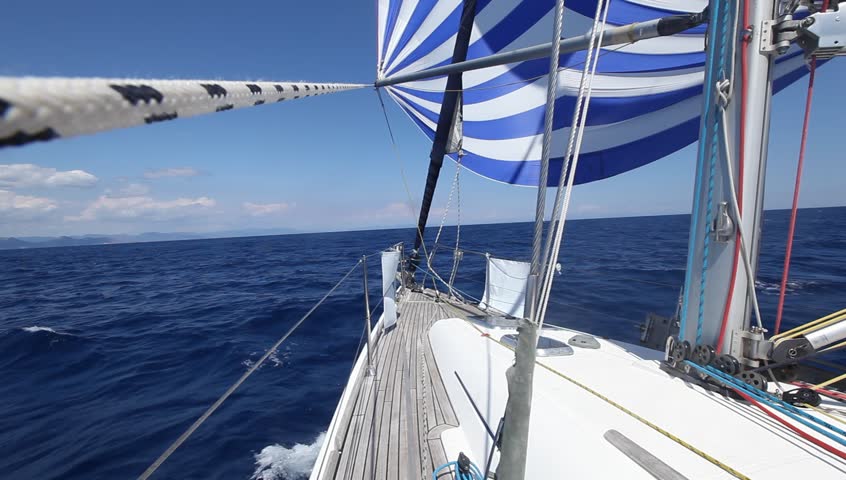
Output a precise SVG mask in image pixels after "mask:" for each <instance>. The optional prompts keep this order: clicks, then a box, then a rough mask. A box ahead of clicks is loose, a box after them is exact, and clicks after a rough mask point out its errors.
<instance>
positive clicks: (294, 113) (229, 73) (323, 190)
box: [0, 0, 846, 236]
mask: <svg viewBox="0 0 846 480" xmlns="http://www.w3.org/2000/svg"><path fill="white" fill-rule="evenodd" d="M374 3H375V2H372V1H371V2H349V1H335V0H327V1H323V2H280V1H254V2H249V3H248V4H242V5H236V4H225V6H220V7H216V6H214V4H210V3H208V2H202V3H200V2H188V1H185V2H182V1H180V2H174V1H170V2H165V1H159V0H149V1H146V2H141V3H134V4H131V6H130V4H126V3H121V2H113V1H112V2H106V1H100V0H97V1H87V2H84V3H74V2H60V1H54V0H48V1H42V2H8V4H7V5H4V6H3V16H4V19H5V21H4V27H3V28H2V29H0V59H2V60H1V61H0V75H58V76H102V77H142V78H143V77H147V78H202V79H225V80H240V79H244V80H246V79H253V80H279V81H285V80H289V81H296V80H308V81H312V82H352V83H370V82H372V80H373V77H374V72H375V66H374V63H375V59H374V58H375V55H374V51H375V14H374V9H375V5H374ZM221 5H224V4H221ZM844 74H846V66H844V63H843V62H842V61H834V62H831V63H830V64H829V65H827V66H826V67H824V68H823V69H821V71H820V74H819V75H818V78H817V86H816V97H815V98H816V102H815V105H814V111H813V116H812V133H811V135H810V138H809V146H808V154H807V158H806V170H805V173H804V177H803V190H802V197H801V205H802V206H833V205H844V204H846V189H844V188H843V187H842V185H841V179H842V178H844V173H846V166H844V163H843V162H842V160H841V153H840V152H839V151H838V149H837V147H836V145H837V140H838V138H839V134H840V132H839V131H838V130H839V129H840V126H841V125H842V121H839V120H840V118H842V115H841V114H840V111H841V108H842V107H841V106H840V105H839V102H837V101H836V100H839V99H840V97H839V92H840V89H839V88H838V79H841V78H844ZM805 89H806V80H802V81H800V82H799V83H797V84H794V85H793V86H791V87H789V88H788V89H787V90H785V91H784V92H782V93H781V94H779V96H778V97H776V100H775V103H774V111H775V116H774V120H773V124H772V128H773V129H772V141H771V147H770V152H771V155H770V160H769V166H768V184H767V190H766V206H767V208H786V207H788V206H789V205H790V201H791V194H792V186H793V176H794V174H795V162H796V155H797V151H798V145H799V129H800V128H801V120H802V109H803V102H804V95H805ZM386 101H387V99H386ZM388 113H389V116H390V118H391V123H392V125H393V127H394V129H395V134H396V136H397V142H398V145H399V149H400V157H401V159H402V163H403V165H404V168H405V174H406V177H407V178H408V182H409V183H408V187H409V189H410V192H407V191H406V189H405V187H404V186H403V182H402V178H401V174H400V166H399V164H398V162H397V159H396V157H395V156H394V153H393V151H392V149H391V145H390V143H389V140H388V135H387V131H386V128H385V124H384V119H383V117H382V112H381V109H380V107H379V104H378V100H377V98H376V94H375V92H374V91H373V90H372V89H369V88H367V89H361V90H357V91H352V92H342V93H338V94H333V95H326V96H322V97H316V98H308V99H303V100H300V101H296V102H286V103H284V104H280V105H267V106H262V107H257V108H250V109H246V110H240V111H232V112H225V113H221V114H215V115H208V116H202V117H195V118H191V119H184V120H179V121H176V122H168V123H163V124H156V125H151V126H148V127H144V128H135V129H127V130H120V131H114V132H108V133H105V134H100V135H95V136H86V137H77V138H72V139H67V140H62V141H58V142H50V143H45V144H40V145H35V146H30V147H26V148H7V149H3V150H0V164H2V165H11V166H12V167H7V168H14V169H15V170H14V173H15V174H14V175H13V176H12V177H9V178H14V180H8V178H7V180H5V181H4V180H3V179H2V177H0V207H2V203H3V201H4V198H3V196H4V195H5V197H6V201H8V199H9V198H10V196H11V195H14V196H17V198H19V199H24V200H26V203H28V204H29V205H31V206H32V207H33V208H30V209H25V210H27V211H25V212H14V214H10V213H8V211H7V212H6V213H4V212H3V209H2V208H0V225H2V227H0V236H23V235H61V234H72V235H77V234H85V233H140V232H147V231H161V232H171V231H194V232H212V231H219V230H232V229H244V228H277V227H288V228H294V229H299V230H346V229H357V228H370V227H384V226H409V225H412V224H413V220H414V219H413V217H412V215H411V212H410V210H411V209H410V208H409V206H408V205H409V203H411V204H413V205H414V208H417V205H418V199H419V198H420V194H421V191H422V188H423V182H424V179H425V175H426V169H427V167H428V153H429V147H430V145H429V144H428V142H427V141H426V139H425V137H424V136H423V135H422V134H421V133H420V132H419V131H417V129H416V127H415V126H414V125H413V124H412V123H411V122H410V121H409V120H408V119H407V118H405V116H404V114H402V113H401V111H400V110H399V109H398V108H397V107H396V106H395V105H394V104H389V105H388ZM694 162H695V151H694V149H693V148H691V147H688V148H686V149H683V150H682V151H680V152H677V153H676V154H674V155H671V156H670V157H667V158H665V159H662V160H660V161H657V162H655V163H653V164H651V165H648V166H646V167H643V168H641V169H639V170H636V171H634V172H630V173H627V174H623V175H621V176H618V177H614V178H612V179H608V180H604V181H600V182H596V183H593V184H590V185H585V186H581V187H577V189H576V192H575V194H574V197H573V214H574V216H576V217H608V216H631V215H651V214H663V213H685V212H688V211H689V210H690V204H691V191H692V184H693V166H694ZM72 170H81V171H82V172H71V173H68V172H69V171H72ZM7 171H8V170H7ZM453 174H454V166H453V165H452V164H451V163H449V162H448V163H447V164H445V167H444V170H443V172H442V177H441V178H442V183H441V188H440V189H439V194H438V196H437V197H436V199H435V208H434V209H433V216H432V220H431V222H432V223H434V224H437V223H438V221H439V220H440V212H441V210H440V207H442V206H443V203H444V202H445V200H446V194H447V193H448V190H449V185H450V181H451V179H452V176H453ZM4 192H5V193H4ZM409 193H410V194H411V197H412V198H411V199H409ZM534 197H535V193H534V190H533V189H529V188H521V187H511V186H507V185H501V184H497V183H494V182H491V181H487V180H484V179H482V178H480V177H477V176H475V175H473V174H472V173H464V174H463V175H462V183H461V198H462V221H463V222H467V223H493V222H507V221H521V220H529V219H530V218H531V217H532V214H533V212H534ZM116 199H117V200H116ZM18 210H20V209H18Z"/></svg>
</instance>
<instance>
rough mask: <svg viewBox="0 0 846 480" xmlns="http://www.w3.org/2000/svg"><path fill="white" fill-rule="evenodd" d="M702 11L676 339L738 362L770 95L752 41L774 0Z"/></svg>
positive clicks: (768, 70) (762, 56) (766, 69)
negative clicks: (699, 106) (696, 121)
mask: <svg viewBox="0 0 846 480" xmlns="http://www.w3.org/2000/svg"><path fill="white" fill-rule="evenodd" d="M709 8H710V12H711V21H710V23H709V29H708V52H707V61H706V74H705V84H704V87H703V97H704V102H705V103H704V106H703V116H702V123H701V126H700V139H699V153H698V158H697V165H696V172H697V173H696V182H695V187H694V198H693V209H692V215H691V227H690V241H689V245H688V264H687V272H686V278H685V288H684V299H683V305H682V311H681V325H680V334H679V337H680V338H681V339H682V340H687V341H688V342H690V344H691V345H692V346H694V347H695V346H696V345H707V346H711V347H713V348H714V349H715V351H716V352H717V353H726V354H731V355H733V356H735V357H736V358H741V357H742V348H741V346H742V345H741V338H742V337H741V334H742V332H747V331H749V326H750V319H751V317H752V312H753V300H754V299H753V295H752V290H753V289H754V278H752V279H750V278H749V276H750V275H749V274H748V273H747V271H748V272H751V274H752V276H754V274H755V272H756V271H757V266H758V253H759V246H760V242H761V224H762V213H763V197H764V176H765V173H766V160H767V143H768V140H769V124H770V103H771V98H772V68H773V58H772V57H771V55H770V53H771V52H762V51H761V50H762V49H761V45H762V42H761V40H762V36H763V37H765V40H766V37H767V36H768V35H771V32H770V28H769V27H767V25H769V23H768V22H769V21H770V20H772V19H773V15H774V12H775V2H774V1H773V0H747V1H746V2H742V1H741V3H740V5H739V6H738V5H735V4H733V3H731V2H728V1H726V0H711V2H710V7H709ZM736 15H738V16H739V18H738V19H737V22H736V25H737V26H738V28H737V29H736V31H735V20H736V19H735V16H736ZM773 53H774V52H773ZM726 101H727V103H726ZM723 106H724V107H723ZM722 108H725V113H723V111H722ZM723 122H724V123H725V125H723ZM723 132H727V134H728V135H727V137H728V138H725V142H724V140H723V137H724V135H723ZM729 168H730V169H731V170H729ZM730 178H731V179H733V180H734V184H730ZM731 188H734V189H735V195H736V198H737V210H738V211H737V212H735V208H734V204H733V199H732V192H731V190H730V189H731ZM737 213H739V218H738V215H737ZM741 232H742V244H741ZM742 247H745V250H746V251H745V252H744V251H743V250H744V248H742Z"/></svg>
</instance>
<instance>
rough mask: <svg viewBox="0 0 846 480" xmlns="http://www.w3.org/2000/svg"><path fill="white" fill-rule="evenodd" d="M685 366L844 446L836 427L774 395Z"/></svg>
mask: <svg viewBox="0 0 846 480" xmlns="http://www.w3.org/2000/svg"><path fill="white" fill-rule="evenodd" d="M685 364H686V365H688V366H690V367H692V368H694V369H695V370H697V371H699V372H701V373H703V374H705V375H707V376H709V377H711V378H713V379H715V380H717V381H719V382H720V383H722V384H724V385H726V386H729V387H734V388H739V389H741V390H744V391H746V392H747V393H749V394H750V395H752V396H753V397H755V398H756V399H758V400H760V401H763V402H765V403H767V404H769V405H770V406H771V407H772V408H774V409H776V410H778V411H780V412H781V413H783V414H784V415H787V416H788V417H790V418H791V419H793V420H795V421H797V422H799V423H801V424H802V425H805V426H806V427H808V428H810V429H812V430H814V431H816V432H817V433H820V434H822V435H825V436H826V437H828V438H830V439H832V440H834V441H835V442H837V443H840V444H842V445H846V439H844V438H841V437H837V436H835V435H834V433H838V434H840V435H842V436H846V432H844V431H843V429H841V428H839V427H836V426H834V425H832V424H830V423H828V422H826V421H825V420H822V419H819V418H817V417H815V416H813V415H811V414H809V413H806V412H803V411H802V410H800V409H798V408H796V407H795V406H793V405H791V404H789V403H787V402H784V401H782V400H781V399H779V398H777V397H775V396H774V395H771V394H770V393H768V392H765V391H763V390H760V389H758V388H755V387H753V386H752V385H748V384H746V383H745V382H743V381H741V380H738V379H737V378H735V377H732V376H730V375H728V374H726V373H723V372H722V371H720V370H717V369H716V368H714V367H711V366H706V367H702V366H700V365H697V364H695V363H693V362H691V361H690V360H685ZM812 422H813V423H812ZM814 423H816V424H817V425H814ZM818 425H820V426H822V427H825V428H827V429H829V430H831V431H830V432H829V431H826V430H823V429H822V428H821V427H820V426H818Z"/></svg>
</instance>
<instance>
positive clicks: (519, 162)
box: [377, 0, 806, 186]
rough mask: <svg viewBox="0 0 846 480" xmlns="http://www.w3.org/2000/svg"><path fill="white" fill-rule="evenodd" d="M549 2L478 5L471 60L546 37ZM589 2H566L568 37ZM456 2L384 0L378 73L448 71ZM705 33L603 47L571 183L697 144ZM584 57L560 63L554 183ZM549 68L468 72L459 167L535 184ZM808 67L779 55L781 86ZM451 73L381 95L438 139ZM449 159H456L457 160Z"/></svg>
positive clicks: (617, 17)
mask: <svg viewBox="0 0 846 480" xmlns="http://www.w3.org/2000/svg"><path fill="white" fill-rule="evenodd" d="M554 3H555V2H554V0H523V1H514V0H478V1H477V7H476V8H477V13H476V17H475V22H474V28H473V33H472V35H471V38H470V47H469V51H468V55H467V58H468V60H470V59H475V58H480V57H485V56H488V55H491V54H494V53H499V52H506V51H511V50H514V49H518V48H524V47H529V46H533V45H538V44H542V43H546V42H549V41H550V38H549V32H550V31H552V17H553V11H554ZM706 5H707V1H705V0H611V5H610V10H609V15H608V24H609V25H626V24H629V23H632V22H637V21H644V20H651V19H656V18H661V17H666V16H668V15H673V14H679V13H692V12H699V11H702V10H703V9H704V8H705V7H706ZM595 6H596V1H595V0H568V1H567V2H566V11H565V14H564V34H563V37H565V38H566V37H573V36H576V35H582V34H584V33H586V32H587V31H589V29H590V28H591V25H592V21H593V19H592V17H593V15H594V11H595V10H596V9H595ZM461 10H462V0H379V8H378V25H377V27H378V42H377V43H378V44H377V58H378V75H379V77H380V78H390V77H392V76H395V75H398V74H406V73H410V72H415V71H420V70H425V69H428V68H432V67H438V66H442V65H446V64H449V63H450V61H451V54H452V51H453V45H454V43H455V34H456V30H457V27H458V23H459V20H460V18H459V17H460V15H461ZM704 34H705V26H700V27H697V28H694V29H691V30H689V31H687V32H685V33H684V34H679V35H674V36H670V37H659V38H654V39H650V40H644V41H641V42H638V43H635V44H630V45H625V46H622V47H621V46H616V47H613V46H612V47H608V48H603V50H602V53H601V56H600V59H599V65H598V69H597V74H596V76H595V78H594V80H593V100H592V102H591V109H590V113H589V114H588V116H587V122H586V131H585V138H584V143H583V146H582V153H581V159H580V163H579V166H578V171H577V172H576V178H575V183H577V184H579V183H587V182H592V181H595V180H600V179H603V178H607V177H611V176H614V175H617V174H620V173H623V172H626V171H629V170H632V169H635V168H638V167H640V166H643V165H645V164H648V163H650V162H653V161H655V160H657V159H659V158H661V157H664V156H666V155H668V154H670V153H672V152H674V151H676V150H679V149H680V148H682V147H684V146H686V145H688V144H690V143H692V142H693V141H695V140H696V138H697V134H698V125H699V115H700V110H701V108H702V100H701V98H700V97H701V91H702V81H703V80H702V79H703V69H704V61H705V54H704V51H703V50H704ZM584 59H585V53H584V52H577V53H570V54H564V55H561V60H560V65H561V68H562V71H561V72H560V75H559V77H558V95H557V101H556V108H555V119H554V136H553V142H552V150H551V151H552V158H551V161H550V173H549V185H551V186H554V185H556V184H557V181H558V178H559V176H560V171H561V168H562V164H563V154H564V150H565V148H564V147H565V142H566V139H567V135H568V133H569V127H570V125H569V124H570V121H571V117H572V111H573V107H574V104H575V98H576V94H577V91H578V83H579V78H580V74H581V67H582V62H583V61H584ZM548 70H549V61H548V59H546V58H539V59H535V60H529V61H524V62H520V63H516V64H510V65H503V66H498V67H491V68H486V69H482V70H476V71H471V72H466V73H464V80H463V85H464V87H463V88H464V94H463V98H462V100H463V125H462V127H463V134H464V138H463V145H462V147H463V153H464V156H463V158H462V165H463V166H465V167H467V168H469V169H470V170H472V171H474V172H476V173H478V174H480V175H482V176H485V177H488V178H491V179H493V180H497V181H500V182H506V183H511V184H518V185H537V181H538V171H539V166H540V157H541V144H542V129H543V115H544V108H545V95H546V82H547V73H548ZM805 71H806V68H805V65H804V62H803V58H802V55H801V53H800V52H799V51H798V49H797V50H796V51H793V52H791V53H790V54H787V55H783V56H782V57H780V59H779V61H778V65H777V68H776V77H777V79H776V82H775V88H776V90H779V89H781V88H783V87H785V86H786V85H788V84H789V83H791V82H793V81H795V80H796V79H798V78H799V77H800V76H802V75H803V74H804V73H805ZM445 85H446V77H439V78H434V79H430V80H420V81H414V82H409V83H404V84H401V85H396V86H392V87H387V88H388V91H389V93H390V94H391V96H392V97H393V98H394V100H395V101H396V102H397V103H398V104H399V105H400V107H402V109H403V110H405V112H406V113H408V115H409V116H410V117H411V119H412V120H413V121H414V122H415V123H416V124H417V125H418V126H419V127H420V128H421V130H422V131H423V132H424V133H425V134H426V135H428V136H429V137H430V138H434V132H435V128H436V125H437V120H438V114H439V111H440V103H441V100H442V98H443V90H444V88H445ZM451 157H453V159H455V158H456V157H455V154H452V155H451Z"/></svg>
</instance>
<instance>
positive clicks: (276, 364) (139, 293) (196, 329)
mask: <svg viewBox="0 0 846 480" xmlns="http://www.w3.org/2000/svg"><path fill="white" fill-rule="evenodd" d="M787 221H788V212H787V211H770V212H767V213H766V216H765V222H764V235H765V239H764V244H763V252H764V253H763V255H762V258H761V268H760V272H759V282H758V291H759V292H760V301H761V307H762V310H763V314H764V317H765V322H770V324H771V323H772V321H773V318H774V312H775V305H776V302H777V299H778V285H779V280H780V275H781V268H782V258H783V257H782V256H783V254H784V240H785V237H786V231H787ZM687 222H688V217H687V216H683V215H679V216H660V217H641V218H619V219H601V220H579V221H571V222H570V223H568V225H567V231H566V238H565V245H564V249H563V254H562V257H561V260H562V265H563V273H562V275H561V276H560V277H558V278H557V280H556V283H555V287H554V294H553V300H552V303H551V305H550V314H549V315H548V321H550V322H552V323H555V324H558V325H564V326H569V327H573V328H577V329H582V330H587V331H590V332H592V333H595V334H598V335H603V336H607V337H610V338H613V339H619V340H623V341H627V342H634V343H636V342H637V341H638V338H639V331H638V328H637V327H638V325H639V324H640V323H641V322H642V321H643V319H644V317H645V315H646V314H647V313H648V312H656V313H659V314H663V315H671V314H672V313H673V311H674V310H675V306H676V303H677V299H678V296H679V290H680V288H681V285H682V282H683V279H684V265H685V261H686V246H687V234H688V223H687ZM531 228H532V227H531V225H530V224H527V223H520V224H501V225H473V226H463V227H461V235H460V238H461V245H462V248H466V249H468V250H471V251H477V252H490V253H492V254H493V255H495V256H499V257H504V258H512V259H525V258H527V257H528V256H529V249H530V243H531V241H530V240H531ZM435 230H436V228H434V227H432V228H430V232H429V233H430V234H432V235H434V233H435ZM455 233H456V232H455V228H454V227H447V228H445V229H444V232H443V235H442V237H441V243H443V244H445V245H453V243H454V240H455ZM844 233H846V208H826V209H804V210H801V211H800V215H799V222H798V226H797V232H796V241H795V246H794V254H793V267H792V270H791V272H792V275H791V281H790V284H789V288H788V297H787V302H786V303H787V304H786V308H785V323H786V324H787V326H788V327H789V326H792V325H796V324H800V323H804V322H806V321H809V320H812V319H814V318H817V317H819V316H822V315H824V314H827V313H830V312H832V311H834V310H837V309H841V308H843V307H844V304H843V292H844V291H846V235H844ZM413 239H414V237H413V231H412V230H380V231H366V232H345V233H322V234H302V235H286V236H270V237H252V238H231V239H216V240H191V241H176V242H161V243H144V244H123V245H102V246H84V247H63V248H45V249H32V250H14V251H11V250H10V251H2V252H0V478H4V479H39V480H47V479H59V478H61V479H93V478H109V479H111V478H135V477H137V476H138V475H139V474H140V473H141V472H143V471H144V469H145V468H147V466H148V465H149V464H150V463H151V462H152V461H153V460H155V458H156V457H157V456H158V455H159V454H160V453H161V452H162V451H163V450H164V449H165V448H166V447H167V446H168V445H169V444H170V443H171V442H172V441H173V440H174V439H176V438H177V437H178V436H179V434H180V433H182V431H183V430H185V428H187V427H188V425H190V424H191V422H193V421H194V419H196V418H197V417H198V416H199V415H200V414H201V413H202V412H203V411H204V410H205V409H206V408H207V407H208V406H209V405H210V404H211V403H212V402H214V400H215V399H216V398H217V397H218V396H219V395H220V394H221V393H223V391H224V390H226V388H227V387H228V386H229V385H230V384H231V383H232V382H234V381H235V380H236V379H237V378H238V377H239V376H240V375H241V374H243V373H244V372H245V371H246V369H248V368H249V366H250V365H252V362H255V361H256V360H257V359H258V358H259V357H260V356H261V355H262V354H263V353H264V352H265V350H266V349H267V348H268V347H269V346H270V345H272V344H273V343H274V342H275V341H276V339H277V338H278V337H280V336H281V335H282V334H283V333H284V332H285V331H286V330H287V329H288V328H289V327H290V326H291V325H292V324H293V323H294V322H296V321H297V320H298V319H299V318H300V317H301V316H302V315H303V314H304V313H305V312H306V311H307V310H308V309H309V308H310V307H311V306H312V305H313V304H314V303H315V302H316V301H317V300H318V299H319V298H320V296H321V295H322V294H323V293H324V292H325V291H326V290H327V289H329V288H330V287H331V286H332V285H333V284H334V283H335V282H336V281H337V280H338V279H339V278H340V277H341V276H342V275H343V274H344V273H345V272H346V271H347V270H348V269H349V268H350V267H351V266H352V265H353V264H354V263H355V262H356V261H357V260H358V258H359V257H360V256H361V255H364V254H372V253H374V252H378V251H379V250H380V249H382V248H385V247H387V246H389V245H390V244H393V243H395V242H410V241H413ZM451 264H452V253H451V252H450V251H449V250H448V249H447V248H442V249H440V250H439V251H438V252H437V253H436V265H437V266H438V270H439V271H441V272H449V268H450V266H451ZM369 272H370V286H371V293H372V295H373V298H374V300H373V301H372V303H371V305H373V304H375V303H376V300H375V299H376V296H377V294H378V290H379V288H380V287H379V275H380V273H379V272H380V268H379V265H378V258H377V257H373V258H371V263H370V268H369ZM444 274H446V273H444ZM484 276H485V274H484V258H483V257H482V256H480V255H476V254H473V253H467V254H465V255H464V258H463V260H462V262H461V269H460V272H459V274H458V278H457V285H458V287H459V288H460V289H461V290H462V291H464V292H466V293H467V294H468V295H471V296H477V297H478V296H480V295H481V293H482V287H483V283H482V282H483V281H484ZM361 293H362V285H361V275H360V272H355V273H354V274H353V275H352V276H351V277H350V278H349V280H348V281H347V282H346V283H344V284H343V285H342V286H341V287H340V288H339V289H338V290H337V292H336V294H335V295H334V296H332V297H330V298H329V300H328V301H327V302H326V303H325V304H324V305H323V306H322V307H321V308H320V309H318V310H317V311H316V312H315V314H314V315H313V316H312V317H311V318H310V319H309V320H307V321H306V322H305V323H304V324H303V325H302V327H301V328H300V329H299V330H297V331H296V333H295V334H294V335H293V336H291V338H290V339H289V341H288V342H287V343H285V344H284V345H283V346H282V348H280V350H279V351H278V352H277V353H276V354H274V355H273V356H272V357H271V358H270V360H269V362H268V363H266V364H265V365H264V366H262V367H261V368H260V369H259V370H258V371H257V372H256V373H255V374H254V375H253V376H252V377H251V378H249V380H247V382H246V383H245V384H244V385H243V386H242V387H241V389H240V390H238V391H237V392H236V393H235V394H234V395H233V396H232V397H231V398H230V399H229V401H228V402H227V403H225V404H224V405H223V406H222V407H221V408H220V409H219V410H218V411H217V413H215V414H214V415H213V416H212V417H211V418H210V419H209V420H208V421H207V422H206V423H205V424H204V425H203V426H202V427H200V429H199V430H197V432H196V433H195V434H194V435H193V437H191V438H190V439H189V440H188V441H187V442H186V443H185V444H184V445H183V446H182V448H180V449H179V450H177V451H176V453H174V454H173V456H172V457H171V458H170V459H169V460H168V461H167V462H166V463H165V464H164V465H163V466H162V467H161V468H160V469H159V471H158V473H157V475H156V476H155V477H154V478H181V479H239V478H240V479H251V478H258V479H295V478H301V477H303V476H306V475H307V474H308V472H309V470H310V468H311V462H312V461H313V460H314V457H315V455H316V454H317V451H318V449H319V448H320V439H321V435H322V433H323V432H324V431H325V430H326V428H327V426H328V423H329V421H330V419H331V417H332V413H333V411H334V408H335V405H336V402H337V400H338V398H339V396H340V394H341V390H342V388H343V386H344V384H345V382H346V380H347V376H348V374H349V371H350V367H351V364H352V360H353V357H354V355H355V353H356V350H357V348H358V346H359V341H360V339H361V333H362V329H363V316H364V303H363V300H362V295H361ZM834 360H838V361H842V360H843V358H842V356H841V358H839V359H838V358H836V357H835V358H834Z"/></svg>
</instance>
